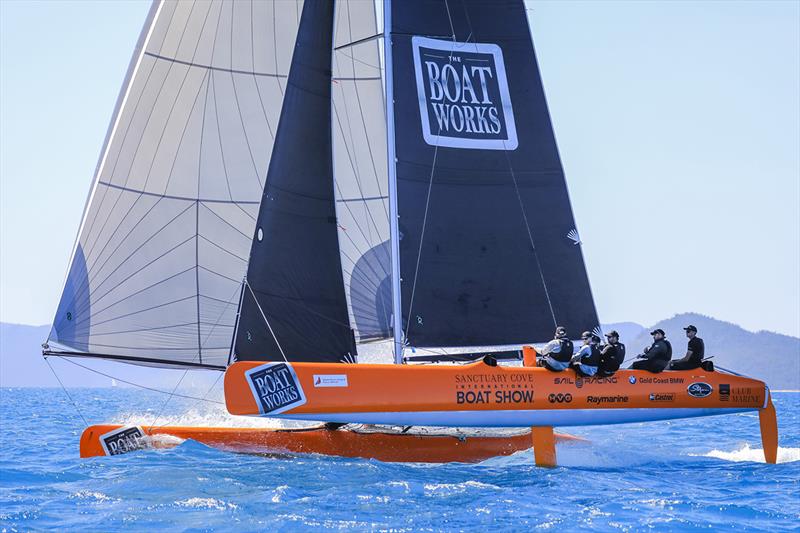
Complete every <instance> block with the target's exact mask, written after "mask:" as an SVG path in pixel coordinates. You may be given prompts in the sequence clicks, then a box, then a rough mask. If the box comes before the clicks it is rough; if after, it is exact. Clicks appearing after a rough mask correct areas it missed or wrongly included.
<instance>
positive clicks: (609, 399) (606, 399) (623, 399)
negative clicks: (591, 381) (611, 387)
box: [586, 396, 628, 405]
mask: <svg viewBox="0 0 800 533" xmlns="http://www.w3.org/2000/svg"><path fill="white" fill-rule="evenodd" d="M586 401H587V402H588V403H595V404H598V405H599V404H604V403H628V397H627V396H587V397H586Z"/></svg>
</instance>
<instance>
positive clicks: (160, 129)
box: [48, 0, 302, 367]
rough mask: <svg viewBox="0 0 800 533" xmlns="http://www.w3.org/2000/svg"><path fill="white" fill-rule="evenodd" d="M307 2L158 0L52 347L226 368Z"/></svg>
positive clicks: (98, 180)
mask: <svg viewBox="0 0 800 533" xmlns="http://www.w3.org/2000/svg"><path fill="white" fill-rule="evenodd" d="M301 11H302V1H298V2H295V1H280V2H271V1H270V2H262V1H254V2H240V1H235V0H211V1H201V0H196V1H189V0H182V1H156V2H154V4H153V6H152V8H151V11H150V14H149V16H148V19H147V22H146V23H145V27H144V29H143V31H142V35H141V37H140V40H139V44H138V46H137V48H136V50H135V52H134V56H133V59H132V61H131V65H130V68H129V71H128V74H127V77H126V80H125V83H124V85H123V88H122V91H121V93H120V96H119V100H118V103H117V108H116V110H115V112H114V117H113V119H112V122H111V125H110V127H109V132H108V135H107V138H106V143H105V146H104V148H103V151H102V153H101V155H100V161H99V163H98V167H97V169H96V172H95V176H94V183H93V185H92V189H91V193H90V196H89V199H88V201H87V205H86V208H85V211H84V216H83V220H82V222H81V227H80V232H79V235H78V238H77V241H76V245H75V249H74V251H73V257H72V260H71V264H70V270H69V273H68V276H67V281H66V284H65V290H64V294H63V295H62V298H61V302H60V304H59V307H58V311H57V313H56V316H55V318H54V321H53V328H52V331H51V333H50V336H49V339H48V344H49V350H50V351H51V352H55V353H59V352H68V353H74V354H83V355H97V356H100V357H110V358H117V359H122V360H129V361H134V362H142V363H152V364H165V365H170V364H176V365H204V366H206V365H210V366H218V367H224V365H225V363H226V361H227V358H228V353H229V349H230V343H231V337H232V332H233V326H234V321H235V314H236V307H237V303H238V298H239V292H240V282H241V280H242V277H243V275H244V272H245V270H246V263H247V254H248V251H249V249H250V241H251V239H252V235H253V231H254V227H255V217H256V215H257V213H258V205H259V202H260V199H261V194H262V189H263V186H264V179H265V176H266V171H267V167H268V165H269V159H270V155H271V151H272V143H273V136H274V133H275V130H276V128H277V122H278V117H279V115H280V110H281V104H282V99H283V92H284V88H285V83H286V77H287V75H288V69H289V65H290V62H291V55H292V51H293V49H294V44H295V35H296V32H297V27H298V24H299V16H300V12H301Z"/></svg>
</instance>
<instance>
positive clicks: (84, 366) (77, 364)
mask: <svg viewBox="0 0 800 533" xmlns="http://www.w3.org/2000/svg"><path fill="white" fill-rule="evenodd" d="M63 360H64V361H66V362H68V363H70V364H73V365H75V366H79V367H81V368H83V369H86V370H88V371H89V372H94V373H95V374H99V375H101V376H104V377H107V378H109V379H115V380H117V381H119V382H120V383H125V384H127V385H131V386H133V387H138V388H140V389H145V390H149V391H152V392H158V393H160V394H170V392H168V391H165V390H162V389H156V388H154V387H148V386H147V385H142V384H141V383H135V382H133V381H128V380H125V379H122V378H118V377H116V376H112V375H111V374H106V373H105V372H101V371H100V370H97V369H94V368H91V367H88V366H86V365H82V364H80V363H78V362H76V361H73V360H72V359H69V358H66V357H64V358H63ZM60 381H61V380H59V382H60ZM173 396H176V397H178V398H186V399H189V400H201V401H205V402H209V403H216V404H219V405H224V402H220V401H217V400H208V399H204V398H200V397H199V396H189V395H188V394H177V393H175V394H173ZM84 421H86V419H84ZM87 425H88V424H87Z"/></svg>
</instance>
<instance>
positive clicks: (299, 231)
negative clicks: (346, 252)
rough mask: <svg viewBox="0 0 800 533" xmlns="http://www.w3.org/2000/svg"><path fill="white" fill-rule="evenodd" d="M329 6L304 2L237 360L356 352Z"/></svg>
mask: <svg viewBox="0 0 800 533" xmlns="http://www.w3.org/2000/svg"><path fill="white" fill-rule="evenodd" d="M333 7H334V4H333V2H328V1H317V0H307V1H306V2H305V5H304V6H303V14H302V17H301V21H300V29H299V30H298V35H297V44H296V46H295V52H294V55H293V57H292V66H291V70H290V72H289V79H288V81H287V84H286V93H285V96H284V103H283V109H282V111H281V119H280V124H279V126H278V133H277V136H276V139H275V146H274V149H273V155H272V160H271V161H270V167H269V172H268V174H267V184H266V186H265V188H264V195H263V197H262V200H261V207H260V210H259V214H258V221H257V222H256V231H255V237H254V239H253V245H252V248H251V251H250V261H249V263H248V268H247V278H246V280H245V283H244V287H243V292H242V303H241V312H240V315H239V321H238V325H237V330H236V337H235V343H234V357H235V358H236V359H237V360H240V361H241V360H249V361H253V360H257V361H282V360H287V361H317V362H325V361H328V362H339V361H346V360H348V359H350V360H352V358H354V357H355V341H354V337H353V332H352V330H351V329H350V323H349V317H348V310H347V300H346V297H345V290H344V283H343V278H342V268H341V264H340V251H339V242H338V235H337V224H336V206H335V198H334V184H333V161H332V141H331V83H332V79H331V78H332V73H331V57H332V43H333V20H334V17H333V14H334V9H333Z"/></svg>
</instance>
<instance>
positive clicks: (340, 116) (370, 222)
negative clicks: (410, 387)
mask: <svg viewBox="0 0 800 533" xmlns="http://www.w3.org/2000/svg"><path fill="white" fill-rule="evenodd" d="M382 32H383V23H382V20H381V21H379V20H378V16H377V13H376V10H375V3H374V2H364V1H362V0H347V1H340V2H338V3H337V5H336V19H335V27H334V43H333V47H334V51H333V78H334V81H333V91H332V98H333V110H332V111H333V112H332V124H331V128H332V133H333V164H334V176H335V185H336V189H335V193H336V216H337V221H338V226H339V249H340V252H341V258H342V273H343V276H344V286H345V293H346V295H347V300H348V309H349V311H350V326H351V327H352V328H353V330H354V332H355V335H356V339H358V340H359V341H362V342H363V341H367V340H375V339H385V338H389V337H391V335H392V333H391V329H390V328H391V320H390V317H391V312H392V301H391V298H392V292H391V279H390V274H391V262H390V261H391V258H390V248H389V242H388V241H389V199H388V194H389V183H388V172H387V161H386V108H385V102H384V83H383V65H382V59H383V57H382V49H381V44H382V39H383V35H382Z"/></svg>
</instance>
